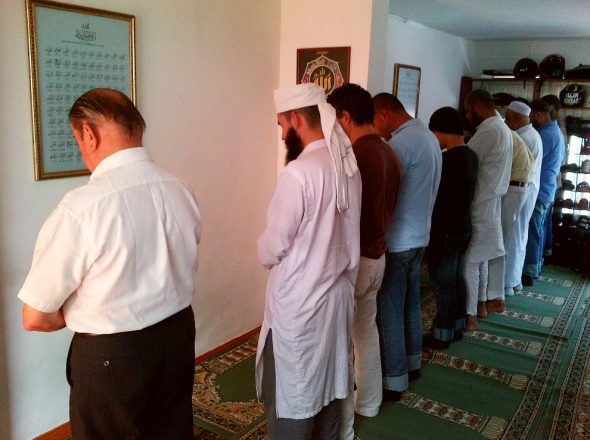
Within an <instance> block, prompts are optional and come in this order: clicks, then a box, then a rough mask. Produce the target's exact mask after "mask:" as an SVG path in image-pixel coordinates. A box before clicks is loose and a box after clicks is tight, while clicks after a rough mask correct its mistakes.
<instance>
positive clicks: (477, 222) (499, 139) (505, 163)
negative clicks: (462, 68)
mask: <svg viewBox="0 0 590 440" xmlns="http://www.w3.org/2000/svg"><path fill="white" fill-rule="evenodd" d="M464 104H465V111H466V114H465V116H466V118H467V120H468V121H469V122H470V123H471V124H472V125H473V126H476V127H477V130H476V132H475V134H474V135H473V137H472V138H471V139H470V140H469V142H468V143H467V145H468V146H469V147H470V148H471V149H472V150H473V151H474V152H475V154H476V155H477V159H478V162H479V168H478V173H477V183H476V185H475V195H474V198H473V202H472V204H471V222H472V227H473V230H472V236H471V241H470V243H469V247H468V248H467V253H466V261H465V282H466V284H467V301H466V302H467V319H466V328H467V330H471V331H472V330H476V329H477V328H478V321H477V315H480V316H486V315H487V308H486V303H485V301H486V300H496V299H498V298H500V299H501V298H502V297H503V296H504V283H503V282H502V278H503V277H500V279H498V278H497V277H489V279H488V268H490V270H491V271H492V272H493V273H501V274H502V275H503V274H504V253H505V250H504V237H503V232H502V197H504V195H505V194H506V192H507V191H508V184H509V182H510V170H511V168H512V133H511V131H510V129H509V128H508V126H507V125H506V124H505V123H504V121H502V118H500V117H499V116H498V114H497V113H496V110H495V107H494V99H493V98H492V96H491V95H490V93H489V92H487V91H485V90H473V91H471V92H470V93H469V94H468V95H467V96H466V97H465V102H464ZM478 300H479V301H478Z"/></svg>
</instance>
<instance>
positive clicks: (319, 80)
mask: <svg viewBox="0 0 590 440" xmlns="http://www.w3.org/2000/svg"><path fill="white" fill-rule="evenodd" d="M349 80H350V46H348V47H319V48H317V47H316V48H310V49H297V84H301V83H315V84H317V85H318V86H320V87H323V88H324V90H325V91H326V94H329V93H330V92H331V91H332V90H334V89H335V88H337V87H340V86H341V85H343V84H345V83H347V82H348V81H349Z"/></svg>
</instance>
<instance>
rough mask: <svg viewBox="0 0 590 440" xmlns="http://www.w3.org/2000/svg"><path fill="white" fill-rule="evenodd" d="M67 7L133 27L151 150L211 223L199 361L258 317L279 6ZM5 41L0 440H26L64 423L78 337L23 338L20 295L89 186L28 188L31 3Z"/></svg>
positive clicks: (9, 25) (9, 5) (14, 16)
mask: <svg viewBox="0 0 590 440" xmlns="http://www.w3.org/2000/svg"><path fill="white" fill-rule="evenodd" d="M69 2H70V3H76V4H80V5H84V6H90V7H96V8H102V9H107V10H114V11H118V12H123V13H128V14H132V15H135V16H136V19H137V80H138V87H137V91H138V106H139V108H140V110H141V112H142V113H143V115H144V117H145V119H146V121H147V125H148V128H147V132H146V136H145V139H144V141H145V142H144V144H145V146H147V148H148V149H149V150H150V151H151V153H152V155H153V156H154V159H155V160H156V162H158V163H160V164H161V165H163V166H164V167H166V168H168V169H169V170H170V171H171V172H173V173H175V174H176V175H178V176H179V177H181V178H182V179H183V180H185V181H186V182H187V183H189V185H190V186H191V187H192V188H193V189H194V191H195V193H196V195H197V198H198V200H199V203H200V206H201V210H202V214H203V220H204V231H203V241H202V247H201V264H200V268H199V273H198V275H197V285H198V291H197V300H196V302H195V312H196V317H197V344H196V347H197V353H203V352H205V351H207V350H210V349H212V348H214V347H216V346H218V345H220V344H222V343H224V342H226V341H228V340H230V339H232V338H234V337H236V336H239V335H241V334H243V333H245V332H247V331H249V330H251V329H252V328H255V327H256V326H258V325H259V324H260V322H261V319H262V313H263V303H264V290H265V285H266V277H267V274H266V272H264V271H263V270H262V269H260V268H259V266H258V264H257V262H256V239H257V237H258V235H259V234H260V233H261V232H262V230H263V228H264V219H265V212H266V207H267V204H268V201H269V199H270V196H271V194H272V191H273V189H274V184H275V176H276V167H275V163H276V121H275V119H274V106H273V103H272V89H273V88H275V87H276V86H277V85H278V83H279V39H280V3H279V2H277V1H276V0H256V2H238V1H232V0H217V1H210V0H169V1H166V2H158V1H150V2H138V1H134V0H69ZM0 29H2V38H0V69H1V70H0V71H1V77H2V80H3V81H2V84H3V85H2V87H0V102H1V103H2V105H1V106H0V151H1V152H2V160H1V161H0V316H1V324H0V438H2V439H17V440H20V439H30V438H32V437H34V436H36V435H38V434H40V433H43V432H46V431H48V430H50V429H52V428H54V427H55V426H57V425H59V424H61V423H63V422H65V421H66V420H67V419H68V413H67V408H68V403H67V399H68V392H69V390H68V386H67V383H66V381H65V373H64V364H65V358H66V353H67V349H68V345H69V340H70V338H71V333H70V332H69V331H67V330H62V331H60V332H57V333H53V334H35V333H26V332H24V331H23V330H22V328H21V324H20V308H21V303H20V301H18V299H17V298H16V294H17V292H18V289H19V288H20V286H21V284H22V282H23V280H24V278H25V276H26V274H27V271H28V268H29V265H30V261H31V256H32V252H33V246H34V242H35V239H36V235H37V232H38V230H39V228H40V226H41V224H42V222H43V220H44V219H45V217H46V216H47V215H48V214H49V213H50V212H51V210H52V208H53V207H54V206H55V205H56V204H57V202H58V201H59V200H60V199H61V197H62V196H63V194H64V193H65V192H66V191H68V190H69V189H71V188H74V187H75V186H79V185H81V184H83V183H85V182H86V181H87V178H69V179H58V180H51V181H42V182H35V181H34V180H33V156H32V135H31V116H30V115H31V109H30V93H29V80H28V78H29V71H28V61H27V60H28V53H27V34H26V21H25V7H24V1H22V0H3V1H1V2H0Z"/></svg>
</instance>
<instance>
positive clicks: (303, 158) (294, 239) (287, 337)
mask: <svg viewBox="0 0 590 440" xmlns="http://www.w3.org/2000/svg"><path fill="white" fill-rule="evenodd" d="M348 191H349V208H348V209H347V210H346V211H345V212H344V213H343V214H339V213H338V211H337V209H336V183H335V172H334V166H333V164H332V159H331V157H330V153H329V151H328V148H327V146H326V143H325V142H324V141H323V140H320V141H316V142H312V143H311V144H309V145H307V146H306V147H305V149H304V150H303V152H302V153H301V155H300V156H299V157H298V158H297V159H296V160H294V161H292V162H291V163H289V164H288V165H287V167H285V169H284V170H283V172H282V173H281V175H280V177H279V179H278V182H277V187H276V190H275V194H274V196H273V198H272V201H271V203H270V206H269V208H268V213H267V227H266V230H265V231H264V233H263V234H262V236H261V237H260V239H259V241H258V256H259V261H260V263H261V264H262V266H264V267H266V268H269V269H270V277H269V280H268V286H267V291H266V307H265V313H264V321H263V324H262V329H261V334H260V339H259V345H258V355H257V359H256V379H257V380H256V383H257V389H258V393H259V396H260V390H261V379H262V374H263V371H262V361H261V354H262V351H263V349H264V343H265V341H266V336H267V334H268V331H269V330H270V329H272V341H273V350H274V357H275V369H276V381H277V385H276V408H277V416H278V417H285V418H293V419H303V418H308V417H312V416H314V415H315V414H317V413H318V412H319V411H320V410H321V409H322V407H323V406H325V405H327V404H328V403H330V402H331V401H332V400H334V399H343V398H345V397H346V396H347V394H348V355H349V348H350V346H349V344H350V331H351V325H352V320H353V316H354V304H355V303H354V286H355V282H356V277H357V273H358V264H359V255H360V226H359V225H360V207H361V205H360V203H361V180H360V174H359V173H358V172H357V173H356V174H355V175H353V177H351V178H348Z"/></svg>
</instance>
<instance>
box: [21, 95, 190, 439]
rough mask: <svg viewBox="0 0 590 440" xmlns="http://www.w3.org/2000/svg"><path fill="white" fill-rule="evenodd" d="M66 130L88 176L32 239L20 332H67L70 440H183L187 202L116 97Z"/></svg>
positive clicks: (76, 115) (100, 99)
mask: <svg viewBox="0 0 590 440" xmlns="http://www.w3.org/2000/svg"><path fill="white" fill-rule="evenodd" d="M69 118H70V122H71V125H72V131H73V134H74V137H75V139H76V141H77V143H78V146H79V148H80V153H81V156H82V159H83V161H84V163H85V164H86V166H87V167H88V169H89V170H90V171H91V172H92V174H91V176H90V180H89V182H88V183H87V184H86V185H84V186H82V187H80V188H77V189H74V190H72V191H70V192H69V193H68V194H66V196H65V197H64V198H63V199H62V201H61V202H60V203H59V205H58V206H57V208H56V209H55V210H54V211H53V213H52V214H51V215H50V216H49V218H48V219H47V220H46V221H45V223H44V225H43V227H42V229H41V232H40V233H39V237H38V239H37V244H36V246H35V253H34V256H33V264H32V267H31V270H30V272H29V275H28V276H27V279H26V281H25V283H24V285H23V287H22V288H21V290H20V292H19V294H18V296H19V298H20V299H21V300H22V301H23V302H24V303H25V304H24V307H23V324H24V327H25V329H27V330H35V331H45V332H51V331H56V330H59V329H61V328H64V327H66V326H67V327H68V328H69V329H70V330H72V331H74V332H76V333H75V335H74V338H73V339H72V343H71V346H70V351H69V353H68V361H67V366H66V371H67V378H68V382H69V384H70V386H71V391H70V425H71V428H72V434H73V437H74V438H75V439H77V440H78V439H85V440H86V439H87V440H102V439H105V440H106V439H113V438H120V439H138V440H139V439H146V438H170V439H172V438H173V439H192V438H193V421H192V403H191V398H192V389H193V381H194V362H195V348H194V339H195V321H194V315H193V311H192V308H191V302H192V299H193V294H194V276H195V272H196V269H197V263H198V258H197V254H198V252H197V248H198V243H199V240H200V236H201V215H200V213H199V208H198V206H197V202H196V200H195V198H194V197H193V195H192V193H191V191H190V189H189V188H188V187H186V186H185V185H184V184H183V183H181V182H180V181H179V180H178V179H176V178H175V177H173V176H172V175H170V174H168V173H167V172H166V171H164V170H162V169H160V168H158V167H157V166H156V165H155V164H154V163H153V162H152V160H151V157H150V155H149V153H148V151H147V150H146V149H145V148H143V147H142V146H141V145H142V135H143V131H144V129H145V122H144V120H143V118H142V116H141V114H140V113H139V111H137V109H136V108H135V106H134V105H133V103H132V102H131V101H130V100H129V98H128V97H127V96H125V95H124V94H122V93H120V92H118V91H115V90H110V89H94V90H91V91H89V92H87V93H85V94H84V95H82V96H81V97H80V98H78V99H77V100H76V102H75V103H74V105H73V106H72V109H71V110H70V114H69Z"/></svg>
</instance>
